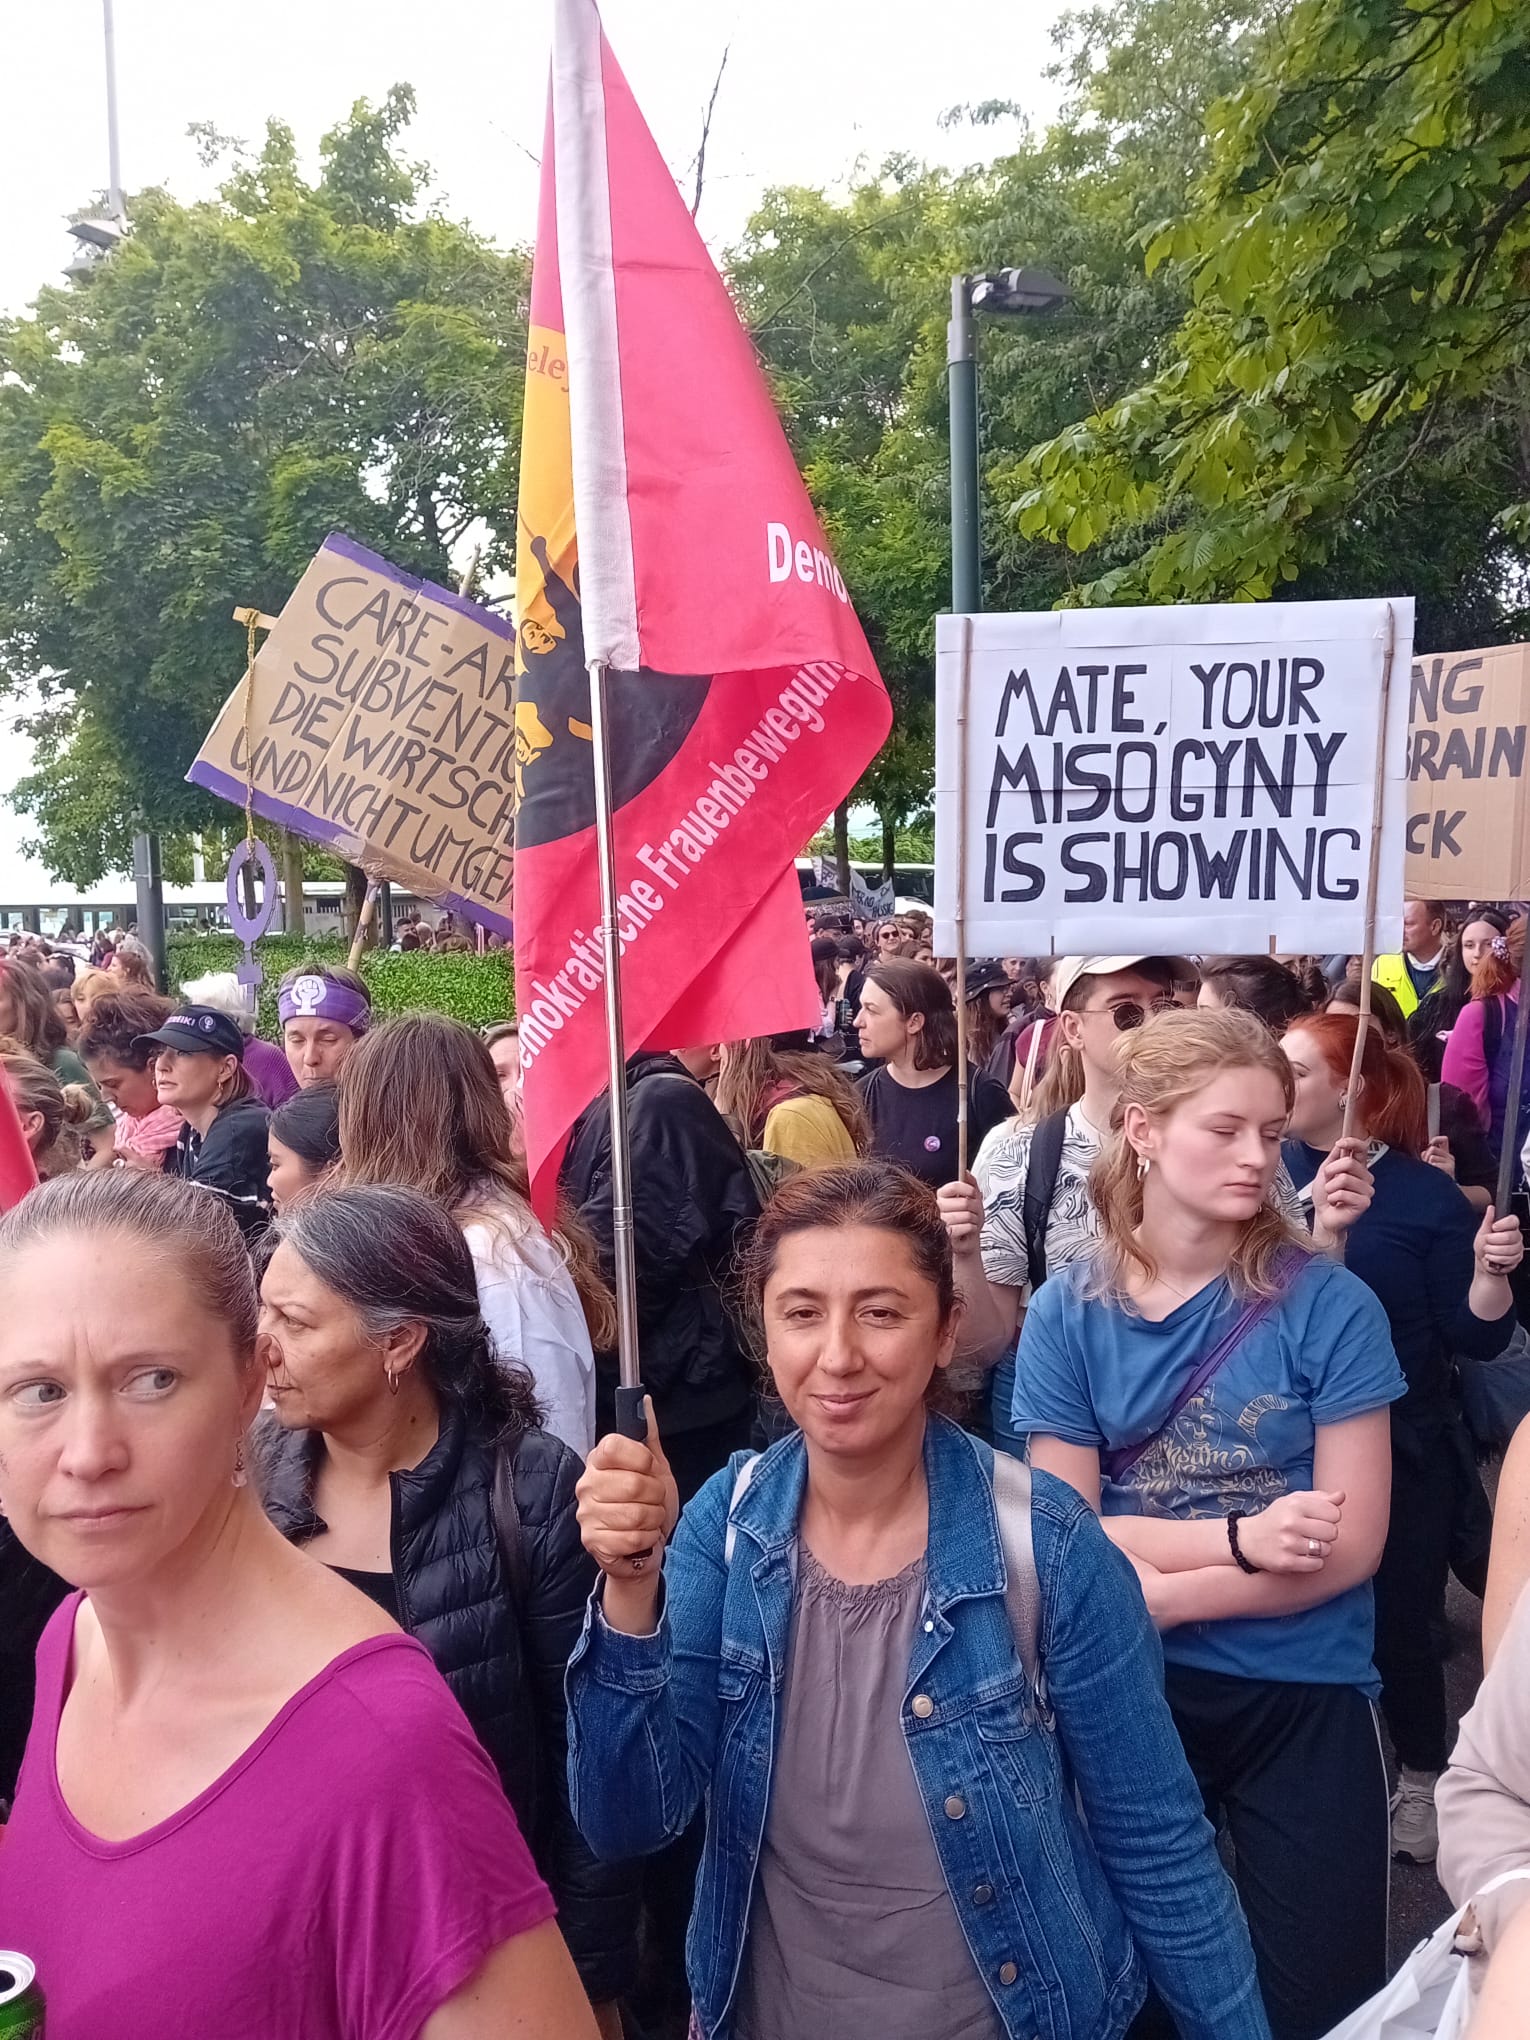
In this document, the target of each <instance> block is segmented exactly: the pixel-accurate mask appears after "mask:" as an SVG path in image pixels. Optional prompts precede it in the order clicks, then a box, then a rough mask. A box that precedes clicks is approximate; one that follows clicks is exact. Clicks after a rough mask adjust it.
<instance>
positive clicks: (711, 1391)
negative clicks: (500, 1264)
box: [561, 1051, 760, 1436]
mask: <svg viewBox="0 0 1530 2040" xmlns="http://www.w3.org/2000/svg"><path fill="white" fill-rule="evenodd" d="M627 1117H628V1130H629V1137H630V1142H631V1148H632V1181H633V1184H634V1189H635V1194H634V1197H633V1233H634V1239H635V1242H636V1248H637V1306H638V1309H637V1315H638V1356H639V1360H640V1362H641V1365H642V1373H643V1386H644V1387H645V1388H646V1389H647V1390H648V1393H649V1394H650V1395H651V1396H652V1397H653V1409H654V1415H655V1417H656V1418H657V1419H658V1424H659V1431H660V1435H661V1436H671V1435H673V1434H674V1433H675V1432H677V1431H692V1430H697V1429H699V1428H700V1427H701V1426H702V1425H704V1424H721V1423H724V1422H726V1420H727V1419H728V1418H729V1417H734V1416H737V1415H738V1413H739V1411H740V1410H742V1409H743V1408H744V1407H745V1406H746V1405H747V1403H748V1401H749V1398H750V1396H751V1395H752V1393H753V1392H754V1386H755V1380H756V1368H755V1366H754V1363H753V1361H752V1360H751V1359H750V1358H749V1356H748V1353H747V1351H746V1350H745V1347H744V1343H743V1340H742V1338H741V1337H740V1334H739V1330H738V1327H737V1325H736V1324H735V1323H734V1321H733V1318H732V1316H731V1314H730V1312H729V1310H728V1307H727V1304H726V1302H725V1300H724V1291H725V1289H726V1286H727V1283H728V1279H729V1276H730V1274H731V1272H732V1265H733V1258H734V1254H735V1252H736V1250H737V1249H738V1248H739V1247H740V1246H741V1245H742V1244H743V1240H744V1237H745V1235H746V1234H747V1232H748V1229H749V1227H750V1226H751V1225H752V1224H753V1223H754V1221H755V1219H757V1218H758V1217H759V1215H760V1203H759V1198H758V1197H757V1196H756V1194H755V1189H754V1183H753V1180H752V1179H751V1177H750V1174H749V1164H748V1163H747V1162H746V1161H745V1159H744V1151H743V1149H742V1148H741V1147H740V1146H739V1144H738V1142H737V1141H736V1140H735V1139H734V1137H733V1135H732V1133H731V1132H730V1131H729V1129H728V1124H727V1121H726V1120H725V1119H724V1118H723V1116H722V1114H721V1113H720V1112H719V1111H718V1109H717V1107H716V1106H715V1105H714V1104H713V1103H712V1101H711V1099H710V1098H709V1097H708V1096H707V1094H706V1092H705V1091H704V1090H703V1089H702V1087H701V1085H700V1084H698V1083H697V1082H696V1079H695V1078H694V1077H693V1076H692V1075H691V1074H690V1072H689V1070H687V1069H686V1067H685V1065H684V1064H683V1063H681V1062H677V1061H676V1059H675V1057H674V1056H672V1055H656V1054H652V1053H649V1052H646V1051H645V1052H644V1053H643V1054H642V1055H635V1056H633V1057H632V1059H631V1061H630V1062H629V1063H628V1064H627ZM561 1180H562V1184H563V1189H564V1191H565V1193H566V1195H567V1196H568V1197H569V1198H570V1199H571V1200H572V1202H573V1203H575V1204H577V1205H578V1207H579V1215H580V1217H581V1218H582V1219H583V1220H584V1222H585V1224H586V1225H587V1226H588V1227H589V1228H590V1230H591V1232H593V1233H594V1235H595V1238H596V1240H597V1241H598V1242H599V1245H600V1258H601V1265H602V1266H603V1267H604V1269H605V1273H606V1279H607V1281H610V1280H611V1279H612V1278H613V1276H614V1273H615V1259H616V1250H615V1244H614V1241H613V1237H612V1224H611V1105H610V1100H609V1098H608V1097H606V1096H605V1095H604V1094H602V1095H601V1096H600V1097H599V1098H597V1099H596V1100H595V1102H594V1104H593V1105H590V1106H588V1107H586V1109H585V1111H584V1112H582V1113H581V1114H580V1116H579V1118H578V1120H577V1121H576V1122H575V1125H574V1131H573V1133H572V1135H571V1136H570V1139H569V1144H568V1153H567V1155H566V1156H565V1157H564V1162H563V1171H562V1179H561ZM596 1369H597V1379H598V1384H599V1387H600V1389H601V1390H603V1391H605V1394H604V1396H603V1397H602V1400H601V1404H600V1408H599V1411H598V1414H599V1416H600V1418H601V1420H602V1421H601V1428H602V1429H609V1427H610V1425H609V1413H608V1409H607V1403H608V1401H609V1392H610V1388H611V1384H612V1370H611V1368H610V1367H609V1366H608V1365H607V1364H606V1363H605V1362H604V1360H603V1358H602V1356H600V1355H597V1356H596Z"/></svg>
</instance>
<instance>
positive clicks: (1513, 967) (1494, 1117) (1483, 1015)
mask: <svg viewBox="0 0 1530 2040" xmlns="http://www.w3.org/2000/svg"><path fill="white" fill-rule="evenodd" d="M1468 925H1469V926H1471V927H1473V928H1474V929H1475V925H1476V924H1475V923H1469V924H1468ZM1524 960H1525V917H1524V915H1523V914H1521V915H1520V916H1519V917H1518V919H1517V920H1515V921H1514V922H1512V923H1511V925H1510V928H1509V932H1508V934H1507V935H1494V936H1493V938H1492V940H1491V941H1490V942H1489V943H1488V945H1487V947H1486V949H1485V950H1483V951H1482V952H1481V953H1480V955H1479V959H1478V962H1477V965H1476V967H1475V969H1474V970H1473V971H1472V995H1471V998H1470V999H1469V1000H1468V1001H1467V1003H1466V1005H1465V1006H1463V1007H1462V1009H1461V1014H1460V1017H1459V1018H1458V1019H1457V1021H1456V1024H1455V1026H1454V1027H1453V1028H1452V1029H1451V1030H1450V1039H1449V1040H1448V1041H1447V1042H1446V1044H1445V1054H1444V1057H1443V1060H1442V1062H1441V1065H1440V1075H1441V1077H1442V1078H1443V1080H1444V1081H1445V1082H1446V1083H1447V1084H1455V1085H1456V1086H1457V1087H1458V1088H1459V1089H1460V1090H1462V1091H1464V1092H1465V1093H1466V1095H1467V1096H1468V1097H1469V1098H1470V1099H1471V1100H1472V1102H1473V1104H1474V1105H1475V1106H1476V1107H1477V1110H1478V1112H1479V1113H1480V1114H1481V1115H1482V1123H1483V1125H1484V1126H1485V1127H1486V1128H1487V1132H1488V1140H1489V1142H1490V1144H1491V1146H1492V1149H1493V1154H1494V1156H1495V1158H1496V1157H1497V1156H1499V1155H1501V1154H1502V1153H1503V1148H1504V1142H1505V1141H1506V1140H1511V1141H1512V1143H1513V1151H1514V1153H1515V1154H1518V1153H1519V1151H1520V1149H1521V1147H1522V1146H1523V1144H1524V1139H1525V1130H1526V1128H1525V1121H1526V1112H1525V1087H1524V1085H1522V1086H1521V1090H1520V1097H1519V1106H1518V1111H1517V1113H1516V1114H1511V1113H1510V1111H1509V1076H1510V1070H1509V1062H1510V1058H1511V1056H1512V1054H1513V1044H1514V1016H1515V1012H1516V1010H1517V1009H1518V1006H1519V975H1520V971H1521V969H1522V968H1523V966H1524ZM1510 1120H1513V1121H1514V1124H1513V1125H1510V1126H1508V1127H1506V1124H1505V1122H1506V1121H1510Z"/></svg>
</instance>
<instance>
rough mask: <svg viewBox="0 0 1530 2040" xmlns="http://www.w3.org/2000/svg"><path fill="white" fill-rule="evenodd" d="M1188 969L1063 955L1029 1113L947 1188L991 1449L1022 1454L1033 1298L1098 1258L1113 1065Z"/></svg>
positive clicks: (987, 1144)
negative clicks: (1024, 1357)
mask: <svg viewBox="0 0 1530 2040" xmlns="http://www.w3.org/2000/svg"><path fill="white" fill-rule="evenodd" d="M1190 972H1191V966H1190V965H1189V964H1188V963H1187V962H1186V961H1185V959H1184V958H1183V957H1177V956H1173V957H1171V956H1065V957H1062V958H1061V959H1060V960H1059V961H1058V963H1057V965H1056V966H1055V968H1054V970H1053V972H1052V982H1051V998H1052V1004H1053V1007H1054V1009H1055V1010H1056V1013H1057V1016H1058V1018H1057V1027H1056V1032H1055V1036H1054V1039H1053V1041H1052V1043H1051V1052H1050V1054H1049V1056H1048V1059H1047V1070H1046V1075H1045V1076H1044V1077H1043V1078H1042V1080H1041V1082H1040V1083H1039V1084H1038V1085H1037V1087H1036V1090H1035V1092H1034V1094H1033V1098H1032V1105H1031V1112H1030V1114H1029V1115H1028V1116H1027V1117H1026V1118H1024V1119H1010V1120H1007V1121H1006V1122H1005V1123H1004V1125H1002V1126H1000V1127H996V1128H995V1129H994V1131H993V1132H992V1133H990V1134H989V1135H988V1137H987V1139H986V1140H985V1141H984V1142H983V1144H982V1146H981V1147H980V1148H979V1149H978V1152H977V1156H976V1159H975V1160H974V1162H973V1166H972V1176H971V1177H969V1178H968V1180H967V1181H965V1182H957V1183H952V1184H949V1185H948V1186H947V1187H946V1188H945V1189H943V1190H942V1191H941V1192H940V1206H941V1212H942V1215H943V1216H944V1218H945V1220H946V1225H947V1229H948V1230H949V1231H950V1234H951V1245H952V1248H953V1250H954V1252H955V1254H956V1258H957V1266H958V1270H959V1273H958V1278H957V1279H958V1281H959V1282H960V1284H961V1287H962V1291H963V1294H964V1295H965V1296H966V1298H967V1318H966V1321H965V1324H964V1327H963V1336H962V1341H961V1348H960V1350H961V1355H962V1357H963V1358H971V1359H976V1360H983V1361H991V1360H993V1359H994V1357H995V1356H996V1355H997V1356H998V1357H999V1364H998V1365H997V1366H996V1367H995V1368H994V1372H993V1379H992V1383H991V1407H992V1414H993V1438H994V1443H995V1444H998V1445H1004V1446H1007V1447H1008V1448H1009V1449H1010V1450H1012V1451H1015V1452H1019V1451H1020V1450H1021V1449H1022V1447H1021V1441H1020V1440H1019V1439H1018V1438H1015V1437H1014V1436H1013V1435H1012V1434H1011V1432H1010V1428H1009V1407H1010V1403H1011V1401H1012V1400H1013V1396H1014V1384H1015V1362H1014V1347H1015V1338H1016V1334H1017V1331H1018V1329H1019V1324H1020V1319H1021V1315H1022V1311H1023V1308H1024V1305H1025V1304H1026V1303H1027V1302H1028V1301H1029V1299H1030V1294H1031V1291H1032V1290H1033V1289H1035V1288H1037V1287H1039V1286H1040V1284H1041V1283H1042V1282H1044V1281H1045V1280H1046V1277H1047V1275H1048V1274H1049V1273H1052V1272H1055V1271H1056V1270H1057V1269H1058V1268H1059V1267H1062V1266H1064V1265H1065V1264H1066V1263H1067V1262H1069V1261H1076V1260H1078V1259H1079V1258H1080V1257H1081V1256H1082V1255H1084V1254H1087V1253H1091V1252H1092V1251H1093V1249H1094V1246H1095V1242H1096V1239H1097V1237H1098V1226H1097V1222H1096V1219H1095V1213H1094V1207H1093V1205H1092V1203H1091V1202H1090V1197H1089V1171H1090V1170H1091V1169H1092V1168H1093V1166H1094V1164H1095V1161H1096V1160H1097V1158H1098V1156H1099V1152H1100V1149H1101V1148H1102V1147H1103V1145H1104V1143H1105V1137H1106V1135H1107V1133H1108V1131H1109V1129H1110V1115H1111V1113H1112V1111H1113V1110H1114V1108H1115V1103H1116V1098H1117V1096H1118V1095H1119V1092H1120V1082H1119V1079H1118V1076H1117V1063H1118V1059H1119V1056H1120V1052H1121V1049H1122V1047H1123V1045H1124V1044H1125V1042H1126V1040H1127V1039H1128V1037H1129V1036H1130V1035H1131V1034H1132V1033H1134V1032H1135V1030H1136V1029H1137V1028H1139V1027H1141V1025H1142V1024H1143V1022H1144V1021H1145V1020H1146V1019H1147V1017H1148V1015H1149V1014H1150V1013H1159V1012H1165V1011H1167V1010H1168V1009H1169V1008H1170V1007H1171V1006H1172V1005H1173V1004H1174V986H1175V983H1176V982H1177V981H1178V980H1179V979H1181V978H1183V977H1184V976H1185V975H1186V974H1187V973H1190Z"/></svg>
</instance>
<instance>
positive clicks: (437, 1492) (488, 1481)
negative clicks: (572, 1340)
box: [254, 1404, 637, 2004]
mask: <svg viewBox="0 0 1530 2040" xmlns="http://www.w3.org/2000/svg"><path fill="white" fill-rule="evenodd" d="M255 1446H256V1450H255V1455H254V1456H255V1463H256V1467H257V1477H258V1478H259V1480H260V1481H261V1484H262V1494H263V1495H264V1498H265V1505H266V1511H267V1514H268V1515H269V1516H270V1518H271V1520H272V1522H273V1523H275V1525H276V1526H277V1528H278V1529H279V1530H280V1531H281V1532H282V1534H283V1536H284V1537H287V1538H289V1539H290V1540H291V1541H292V1542H293V1543H295V1544H303V1543H306V1542H307V1541H308V1539H309V1538H310V1537H316V1536H317V1535H318V1534H319V1533H320V1531H322V1530H323V1529H324V1527H325V1526H324V1524H323V1523H322V1522H321V1521H320V1519H319V1517H318V1516H317V1515H316V1514H315V1513H314V1507H313V1483H314V1474H315V1470H316V1467H317V1463H318V1459H319V1455H320V1453H321V1452H322V1451H323V1444H322V1440H321V1439H320V1437H319V1434H318V1433H317V1432H313V1431H284V1430H283V1429H282V1428H281V1426H280V1425H279V1424H277V1423H276V1422H275V1421H274V1419H272V1418H270V1417H262V1419H261V1421H260V1424H259V1425H258V1427H257V1429H256V1432H255ZM510 1450H511V1470H512V1478H513V1482H514V1487H515V1501H516V1508H517V1510H518V1512H519V1515H520V1519H521V1545H522V1553H523V1560H524V1564H523V1569H522V1576H523V1578H524V1581H525V1596H524V1601H523V1602H522V1604H521V1605H520V1606H517V1605H516V1604H515V1602H514V1599H513V1597H512V1594H511V1590H510V1587H509V1584H508V1583H507V1580H506V1577H505V1566H504V1563H503V1560H502V1557H501V1553H500V1546H499V1541H498V1538H497V1536H496V1533H495V1525H494V1511H493V1502H492V1493H493V1479H494V1453H493V1451H492V1449H491V1448H490V1447H488V1446H486V1445H484V1444H481V1443H480V1442H479V1441H478V1440H476V1439H474V1438H472V1437H470V1436H469V1434H468V1432H467V1430H466V1427H465V1425H464V1423H463V1420H462V1418H461V1417H460V1416H459V1415H458V1414H457V1412H456V1411H455V1410H454V1409H453V1408H452V1407H451V1406H450V1405H449V1404H448V1405H443V1407H442V1411H441V1435H440V1437H439V1438H438V1439H437V1441H436V1443H435V1445H434V1446H432V1448H431V1450H430V1452H429V1453H428V1454H427V1455H426V1457H425V1458H424V1459H423V1460H422V1461H421V1462H420V1464H419V1465H418V1466H417V1467H415V1468H414V1469H413V1471H412V1472H408V1473H395V1474H393V1475H391V1476H390V1484H391V1486H392V1489H393V1529H392V1534H391V1540H390V1543H391V1550H392V1554H393V1578H394V1583H395V1586H396V1588H397V1590H398V1597H399V1610H400V1617H401V1620H402V1622H403V1626H404V1628H405V1629H406V1630H407V1631H408V1632H409V1634H410V1635H411V1636H414V1637H417V1638H418V1639H419V1641H420V1642H421V1643H422V1644H424V1646H425V1648H426V1649H427V1650H428V1651H429V1652H430V1654H431V1656H432V1657H433V1658H434V1659H435V1661H436V1665H437V1667H438V1669H439V1670H440V1671H441V1673H442V1675H443V1677H444V1678H445V1680H446V1683H447V1685H448V1686H450V1688H451V1690H452V1693H453V1694H454V1695H455V1697H456V1699H457V1701H458V1703H459V1705H460V1706H461V1708H462V1711H463V1713H464V1714H466V1716H467V1718H468V1720H469V1721H470V1722H471V1723H472V1726H473V1732H474V1734H475V1735H476V1736H477V1737H478V1740H479V1741H480V1742H481V1743H482V1744H483V1746H484V1749H485V1750H486V1751H487V1752H488V1754H489V1756H490V1758H491V1759H492V1760H493V1763H494V1766H495V1768H496V1769H497V1770H498V1772H499V1775H500V1778H501V1780H502V1781H503V1784H504V1787H505V1791H506V1793H507V1795H508V1796H509V1799H510V1802H511V1804H512V1805H513V1806H514V1808H515V1811H516V1817H517V1819H518V1820H519V1821H520V1824H521V1831H522V1833H523V1834H524V1835H525V1836H526V1839H527V1841H528V1842H529V1843H530V1845H531V1851H532V1854H533V1855H534V1856H535V1858H536V1862H537V1868H538V1869H539V1870H540V1871H541V1872H542V1875H543V1876H544V1877H545V1878H546V1880H547V1882H548V1884H549V1886H550V1887H551V1889H552V1894H553V1897H554V1898H555V1899H556V1900H557V1904H558V1924H559V1926H560V1927H561V1928H562V1930H563V1938H564V1939H565V1940H566V1941H567V1943H568V1946H569V1952H570V1953H571V1954H572V1956H573V1958H574V1961H575V1963H576V1965H577V1966H578V1970H579V1975H580V1980H581V1981H582V1982H583V1984H584V1987H585V1989H586V1991H587V1992H588V1993H589V1996H590V1998H591V2000H592V2001H593V2002H594V2003H597V2004H599V2003H601V2002H602V2001H603V2000H605V1999H607V1998H617V1997H621V1996H623V1995H624V1994H625V1993H626V1992H627V1991H628V1990H630V1989H631V1987H632V1982H633V1978H634V1975H635V1972H636V1966H637V1955H636V1928H637V1879H636V1874H635V1872H633V1871H631V1870H630V1869H628V1868H627V1867H625V1866H623V1865H620V1864H614V1865H613V1864H609V1863H598V1862H597V1861H596V1860H595V1858H594V1856H592V1855H591V1853H590V1851H589V1849H588V1848H587V1847H586V1846H585V1843H584V1841H583V1839H582V1838H581V1836H580V1834H579V1831H578V1829H577V1828H576V1827H575V1825H574V1821H573V1816H572V1815H571V1814H570V1812H569V1804H568V1775H567V1774H568V1731H567V1716H566V1713H565V1708H564V1700H563V1674H564V1670H565V1668H566V1666H567V1664H568V1660H569V1655H570V1653H571V1652H572V1650H573V1648H574V1644H575V1642H576V1641H577V1640H578V1637H579V1632H580V1629H581V1628H582V1626H583V1623H584V1611H585V1604H586V1602H587V1601H588V1599H589V1595H590V1588H591V1586H592V1585H593V1584H594V1579H595V1565H594V1561H593V1560H592V1559H591V1558H590V1557H589V1556H588V1555H587V1554H586V1552H585V1550H584V1547H583V1545H582V1544H581V1543H580V1541H579V1526H578V1523H577V1521H576V1519H575V1515H574V1483H575V1481H576V1480H578V1478H579V1475H580V1472H581V1470H582V1469H581V1466H580V1461H579V1458H578V1455H577V1454H576V1453H574V1452H571V1451H570V1450H569V1448H568V1447H567V1446H566V1445H563V1444H560V1443H559V1441H558V1440H557V1439H556V1438H553V1437H550V1436H549V1435H548V1434H547V1433H546V1432H543V1431H525V1432H523V1433H522V1434H521V1436H520V1437H519V1438H518V1439H517V1440H516V1441H515V1443H514V1445H513V1446H512V1447H511V1448H510Z"/></svg>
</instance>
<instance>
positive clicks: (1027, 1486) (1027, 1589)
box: [993, 1450, 1052, 1727]
mask: <svg viewBox="0 0 1530 2040" xmlns="http://www.w3.org/2000/svg"><path fill="white" fill-rule="evenodd" d="M993 1507H994V1515H995V1516H996V1517H997V1519H998V1525H999V1549H1000V1550H1001V1551H1002V1552H1003V1554H1004V1607H1005V1611H1006V1613H1007V1614H1008V1616H1009V1626H1010V1631H1011V1633H1012V1634H1013V1636H1014V1639H1015V1650H1016V1652H1017V1654H1018V1656H1019V1659H1020V1663H1021V1665H1022V1666H1023V1667H1024V1670H1025V1676H1026V1678H1027V1679H1029V1681H1030V1683H1031V1690H1032V1691H1033V1692H1034V1693H1035V1696H1036V1712H1037V1713H1038V1714H1039V1715H1040V1717H1041V1719H1042V1721H1043V1723H1044V1724H1045V1725H1046V1726H1048V1727H1050V1726H1051V1721H1052V1710H1051V1707H1050V1706H1049V1705H1048V1702H1047V1680H1046V1673H1045V1672H1044V1671H1043V1669H1042V1664H1041V1579H1040V1576H1039V1575H1038V1573H1037V1571H1036V1545H1035V1540H1034V1537H1033V1534H1032V1530H1031V1469H1030V1468H1029V1467H1028V1466H1027V1465H1026V1463H1025V1461H1024V1460H1023V1459H1017V1458H1016V1457H1015V1456H1014V1454H1013V1453H1012V1452H1000V1451H997V1450H996V1451H995V1453H994V1455H993Z"/></svg>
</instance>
